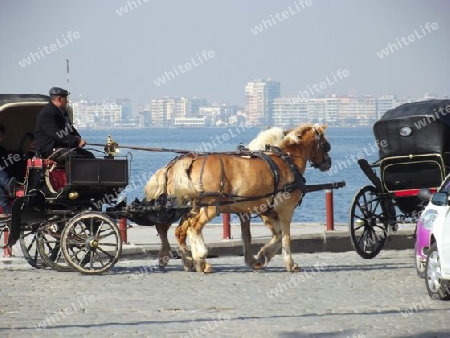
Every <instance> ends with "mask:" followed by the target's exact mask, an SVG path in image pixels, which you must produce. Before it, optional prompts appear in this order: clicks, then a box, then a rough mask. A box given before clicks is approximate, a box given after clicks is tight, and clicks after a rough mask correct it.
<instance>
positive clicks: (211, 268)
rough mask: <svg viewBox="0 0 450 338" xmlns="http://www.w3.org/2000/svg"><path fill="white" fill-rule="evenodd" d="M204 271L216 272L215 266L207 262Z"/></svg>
mask: <svg viewBox="0 0 450 338" xmlns="http://www.w3.org/2000/svg"><path fill="white" fill-rule="evenodd" d="M203 272H204V273H213V272H215V270H214V268H213V267H212V265H211V264H209V263H206V264H205V269H204V270H203Z"/></svg>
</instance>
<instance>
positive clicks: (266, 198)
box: [0, 95, 345, 274]
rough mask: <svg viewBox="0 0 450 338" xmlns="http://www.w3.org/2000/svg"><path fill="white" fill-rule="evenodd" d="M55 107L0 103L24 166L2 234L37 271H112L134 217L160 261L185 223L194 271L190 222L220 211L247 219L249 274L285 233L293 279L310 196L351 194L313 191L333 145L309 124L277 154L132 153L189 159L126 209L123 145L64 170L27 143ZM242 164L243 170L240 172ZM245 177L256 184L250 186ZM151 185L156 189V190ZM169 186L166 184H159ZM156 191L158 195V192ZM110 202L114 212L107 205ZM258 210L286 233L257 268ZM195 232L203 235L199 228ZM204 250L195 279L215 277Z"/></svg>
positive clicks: (11, 144) (32, 98) (4, 99)
mask: <svg viewBox="0 0 450 338" xmlns="http://www.w3.org/2000/svg"><path fill="white" fill-rule="evenodd" d="M48 100H49V97H47V96H44V95H1V96H0V124H4V125H5V126H6V128H7V130H8V132H7V134H6V136H7V137H6V139H5V142H4V145H5V147H6V148H7V150H8V151H9V152H10V153H11V154H13V155H12V157H14V158H17V159H18V160H17V161H15V162H14V163H11V166H10V167H9V168H8V171H9V174H10V175H11V176H14V177H17V179H18V181H19V182H21V184H20V185H19V187H18V189H17V191H16V193H15V198H13V199H12V216H11V218H10V219H0V235H1V236H2V237H3V239H2V243H3V242H4V240H5V239H6V240H7V242H6V243H5V244H6V245H7V246H8V247H11V246H12V245H13V244H15V243H16V242H17V241H19V243H20V247H21V249H22V252H23V255H24V257H25V258H26V259H27V261H28V262H29V263H30V264H31V265H32V266H33V267H36V268H39V267H45V266H48V267H51V268H53V269H56V270H59V271H69V270H76V271H79V272H81V273H83V274H101V273H104V272H107V271H109V270H110V269H111V268H112V267H113V266H114V264H115V263H116V262H117V261H118V259H119V257H120V254H121V250H122V240H121V234H120V231H119V228H118V226H117V223H118V222H117V221H118V219H121V218H128V219H130V220H131V221H134V222H136V223H137V224H139V225H144V226H156V228H157V230H158V233H159V235H160V237H161V241H162V247H161V251H160V259H162V261H165V260H164V258H165V257H166V256H168V255H169V254H168V252H169V251H170V246H169V244H168V241H167V229H168V228H169V227H170V225H171V224H172V223H174V222H176V221H178V220H180V219H181V221H180V225H179V227H178V228H177V230H178V231H177V232H176V233H177V234H178V235H179V234H180V233H182V232H184V231H186V232H185V233H184V234H183V235H182V236H181V237H180V236H178V237H177V239H178V241H179V244H180V249H181V254H182V258H183V262H184V264H185V268H186V267H187V266H188V265H189V263H188V261H189V257H188V256H187V254H186V253H185V248H186V247H185V242H184V240H185V238H186V236H185V235H186V234H188V235H189V236H192V235H193V234H192V231H191V232H189V229H188V228H189V226H190V225H191V224H193V223H194V220H193V219H192V218H196V217H198V216H199V215H201V212H203V211H205V210H206V209H211V211H212V212H207V213H206V215H207V217H206V218H205V219H203V220H202V221H203V223H202V224H201V225H202V226H203V225H205V223H206V222H207V221H209V220H210V219H211V218H212V217H214V215H216V214H218V213H221V212H226V213H233V212H234V213H237V214H239V216H240V218H241V227H242V228H243V233H245V234H246V236H244V242H245V245H244V247H245V249H244V251H245V257H246V263H247V264H248V265H251V266H252V267H253V268H261V267H263V266H266V265H267V263H268V262H269V260H270V259H271V258H272V256H273V255H275V254H276V252H277V251H278V249H279V248H281V236H280V235H279V234H281V233H282V235H283V251H284V260H285V264H286V268H287V270H288V271H298V266H297V265H296V264H294V262H293V260H292V257H291V253H290V250H289V248H288V247H289V241H290V238H289V226H290V219H291V218H292V213H293V211H294V208H295V207H296V206H297V205H298V203H299V201H300V200H301V197H302V196H303V194H304V193H306V192H311V191H316V190H321V189H337V188H340V187H342V186H344V185H345V183H344V182H337V183H330V184H322V185H313V186H308V185H306V184H305V180H304V178H303V175H302V174H303V172H304V170H305V168H306V164H307V163H308V162H310V163H311V164H312V165H313V166H314V167H315V168H318V169H320V170H321V171H323V170H328V169H329V167H330V166H331V159H330V157H329V155H328V152H329V151H330V144H329V143H328V141H327V139H326V138H325V136H324V129H325V128H326V126H319V125H311V124H306V125H301V126H299V127H297V128H295V129H292V130H289V131H286V132H282V133H281V135H279V136H280V139H279V141H280V145H279V147H275V146H272V144H273V143H270V142H269V145H270V146H269V147H268V148H266V149H265V150H256V151H253V150H249V149H238V150H237V151H234V152H208V153H195V152H192V151H187V150H176V149H175V150H174V149H165V148H160V149H155V148H141V147H125V148H130V149H139V150H148V151H164V152H168V151H169V152H177V153H181V156H179V157H177V158H175V159H174V160H173V161H171V162H170V163H169V164H167V165H166V166H165V167H164V168H161V169H160V170H158V171H157V172H156V173H155V175H154V176H153V177H152V179H151V180H150V181H149V182H148V184H147V186H146V192H145V197H146V198H145V199H144V200H142V201H139V200H136V201H134V202H133V203H131V204H129V205H127V203H126V201H125V200H122V201H120V202H119V199H118V198H113V199H111V198H109V197H110V196H113V197H114V196H115V197H118V195H119V194H120V192H121V191H122V190H123V189H124V188H125V187H126V186H127V184H128V172H129V168H128V166H129V163H128V160H127V158H126V157H125V158H118V157H117V156H115V155H116V147H117V146H118V145H117V143H115V142H113V141H112V140H109V141H108V142H107V144H106V145H104V150H105V152H104V153H102V156H101V157H97V158H80V157H69V158H68V159H67V160H66V161H65V162H64V163H60V162H57V161H55V160H53V159H51V158H47V159H42V158H39V157H37V156H35V154H33V151H32V149H30V147H29V144H30V142H31V141H32V140H33V131H34V127H35V121H36V117H37V115H38V113H39V111H40V110H41V109H42V107H43V106H44V105H45V104H46V103H47V102H48ZM70 115H71V111H70V109H69V116H70ZM272 131H274V130H272ZM91 145H94V146H101V145H99V144H91ZM206 161H208V163H207V164H206ZM216 165H218V166H216ZM236 165H238V167H236V168H235V167H233V166H236ZM197 166H200V167H199V168H200V171H199V175H200V176H199V177H197V178H195V177H194V178H193V179H194V180H199V181H198V182H196V183H195V184H198V187H199V190H198V189H197V188H194V190H189V189H191V188H193V187H194V185H195V184H194V183H193V181H191V177H190V176H189V175H190V174H191V173H193V172H194V170H193V169H192V168H197ZM250 168H251V170H250ZM256 170H258V172H259V174H258V179H259V183H257V184H254V183H252V182H251V181H252V180H253V181H254V180H255V177H254V175H253V173H255V172H256ZM172 173H175V177H176V185H175V186H172V185H171V184H172V183H168V182H174V181H173V179H171V178H170V175H172ZM246 177H247V178H248V177H252V180H249V179H247V178H246ZM152 182H153V183H156V185H155V186H152ZM161 182H166V184H162V185H161V184H160V183H161ZM248 183H250V184H248ZM150 187H156V190H152V188H150ZM203 188H205V189H206V190H203ZM174 189H175V190H174ZM208 189H209V191H208ZM106 196H108V198H105V197H106ZM106 200H108V203H107V204H106V203H105V202H104V201H106ZM111 200H112V201H111ZM259 207H261V210H259V209H258V208H259ZM263 207H264V210H263ZM255 208H256V210H257V214H259V215H260V216H261V217H265V222H266V221H267V222H266V224H269V225H271V224H272V223H273V224H274V226H275V227H280V229H279V231H277V232H274V236H276V237H277V238H275V240H271V242H270V243H268V244H267V245H266V246H265V247H264V248H263V249H262V250H261V251H260V254H259V258H258V259H259V261H258V262H257V261H256V260H255V258H254V257H253V255H252V254H251V252H250V250H249V248H250V244H251V236H250V229H249V225H250V218H248V216H250V214H251V213H252V212H255V211H254V210H255ZM251 210H252V211H251ZM205 220H206V221H205ZM196 231H201V228H197V230H196ZM7 234H8V235H7ZM194 235H197V234H194ZM200 239H202V238H200ZM201 242H202V241H200V242H199V245H201V246H200V249H197V250H195V251H193V252H192V254H193V257H192V258H193V261H194V262H195V264H196V270H197V271H199V272H207V271H210V270H209V268H208V266H209V264H206V262H205V257H206V248H205V247H204V243H201ZM191 243H192V241H191ZM286 248H287V249H286ZM195 255H197V256H195ZM165 262H167V261H165Z"/></svg>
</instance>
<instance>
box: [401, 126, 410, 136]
mask: <svg viewBox="0 0 450 338" xmlns="http://www.w3.org/2000/svg"><path fill="white" fill-rule="evenodd" d="M411 134H412V129H411V128H410V127H401V128H400V136H409V135H411Z"/></svg>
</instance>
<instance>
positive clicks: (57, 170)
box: [27, 156, 67, 193]
mask: <svg viewBox="0 0 450 338" xmlns="http://www.w3.org/2000/svg"><path fill="white" fill-rule="evenodd" d="M27 168H28V169H29V170H30V169H31V170H32V169H43V170H44V171H45V183H46V185H47V188H48V189H49V191H50V192H51V193H56V192H58V191H59V190H61V189H62V188H64V187H65V186H66V185H67V179H66V170H65V166H64V165H63V164H61V163H57V162H56V161H53V160H49V159H42V158H39V157H36V156H34V157H32V158H31V159H28V161H27Z"/></svg>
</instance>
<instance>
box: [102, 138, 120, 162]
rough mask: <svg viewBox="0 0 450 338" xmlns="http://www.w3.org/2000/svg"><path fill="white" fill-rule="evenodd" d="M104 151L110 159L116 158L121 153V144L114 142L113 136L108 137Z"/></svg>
mask: <svg viewBox="0 0 450 338" xmlns="http://www.w3.org/2000/svg"><path fill="white" fill-rule="evenodd" d="M104 150H105V152H106V153H107V154H108V157H114V156H116V154H117V153H119V151H120V149H119V144H118V143H117V142H116V141H114V140H113V138H112V136H111V135H108V138H107V139H106V144H105V148H104Z"/></svg>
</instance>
